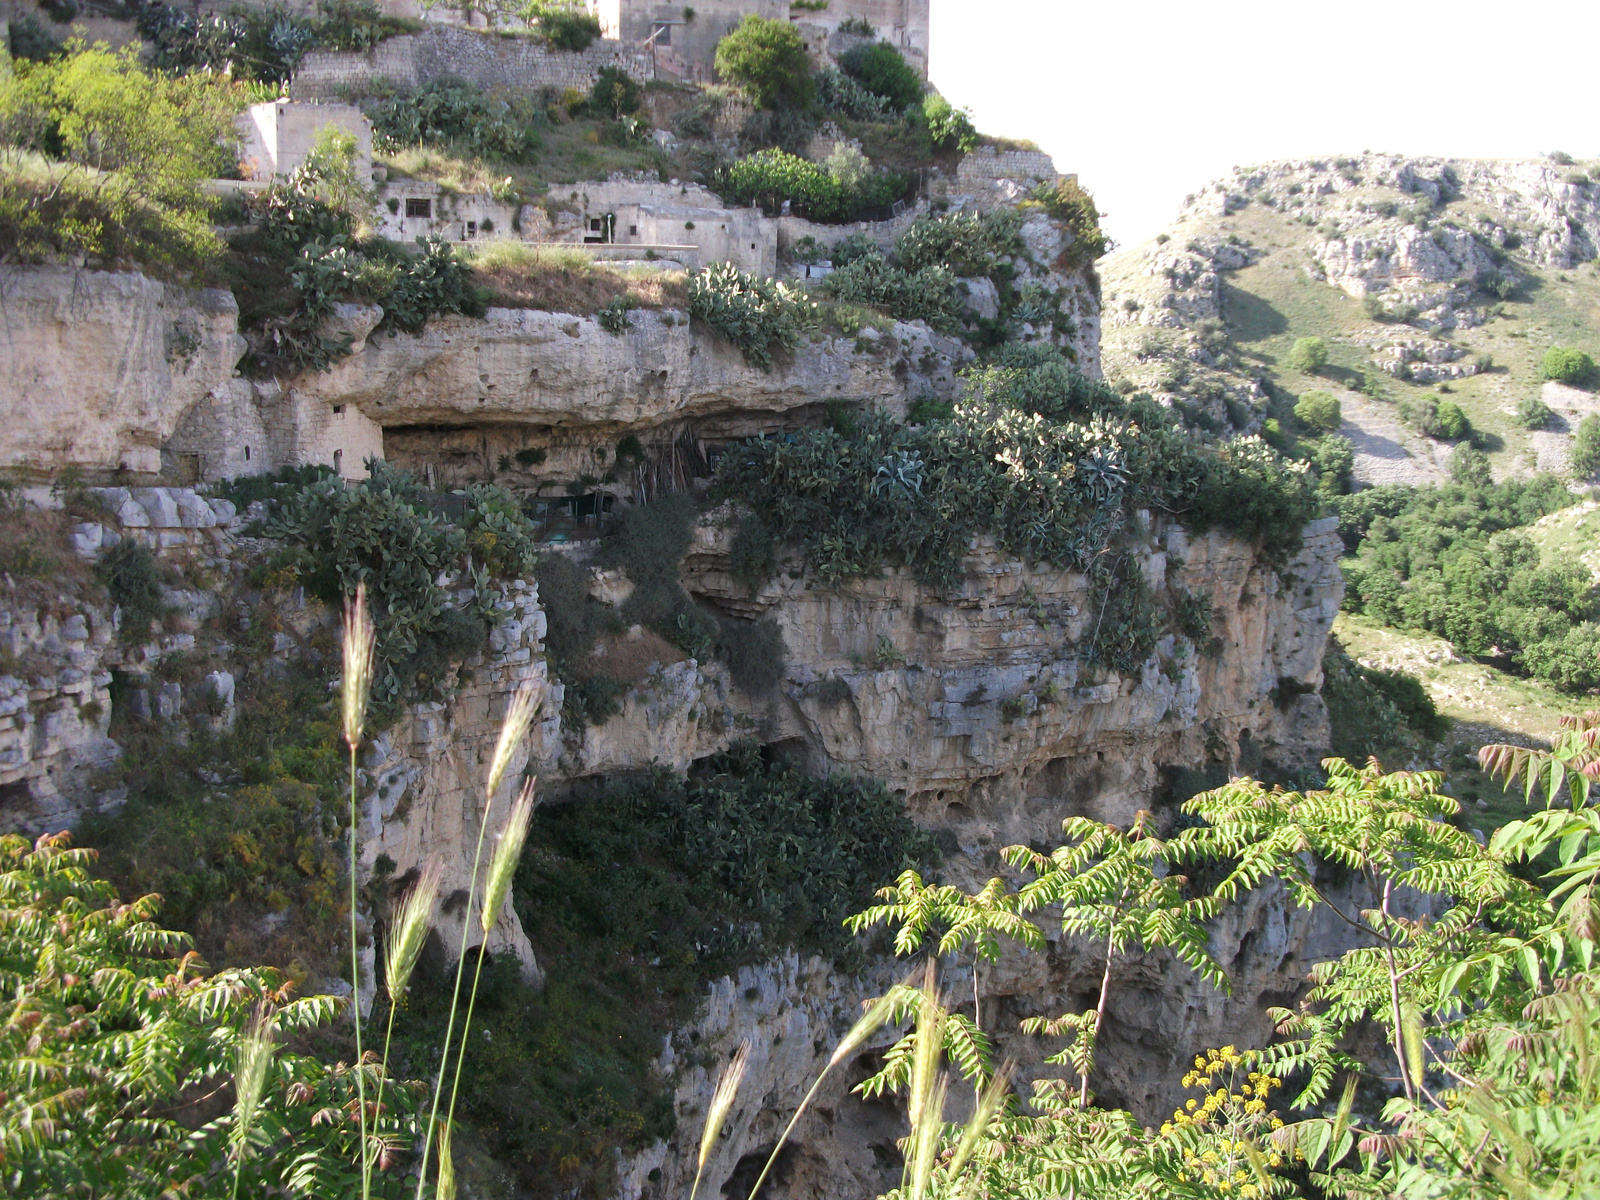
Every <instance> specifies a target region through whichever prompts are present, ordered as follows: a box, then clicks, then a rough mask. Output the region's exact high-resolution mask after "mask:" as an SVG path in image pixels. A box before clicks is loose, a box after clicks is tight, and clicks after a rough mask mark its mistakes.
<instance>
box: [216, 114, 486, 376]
mask: <svg viewBox="0 0 1600 1200" xmlns="http://www.w3.org/2000/svg"><path fill="white" fill-rule="evenodd" d="M320 145H321V142H320V141H319V146H320ZM344 149H346V150H348V151H350V152H351V155H352V156H353V151H354V145H353V141H352V142H350V143H349V144H347V145H346V146H345V147H344ZM330 157H331V156H330ZM348 166H349V164H348V162H347V163H345V164H340V163H338V162H331V161H325V160H323V159H321V158H319V157H317V156H308V158H307V160H306V162H305V163H303V164H301V166H299V167H297V168H296V169H295V171H294V172H293V174H291V175H290V177H289V179H288V180H286V181H284V182H281V183H278V184H275V185H274V186H272V187H271V188H268V189H267V191H265V192H264V193H261V194H260V195H258V196H256V197H253V198H252V200H251V210H252V212H254V213H255V214H256V216H257V224H256V226H255V228H253V229H251V230H248V231H246V232H244V233H242V234H240V235H237V236H235V237H234V238H233V239H232V243H231V246H230V253H229V255H228V257H227V259H225V260H224V263H223V266H224V268H225V270H226V272H227V275H228V277H229V279H230V282H231V283H232V285H233V291H234V294H235V296H236V297H237V298H238V301H239V318H240V319H239V324H240V327H241V329H242V330H243V332H244V334H245V337H246V338H247V339H248V341H249V343H250V350H249V353H248V354H247V356H246V358H245V360H244V366H245V369H246V371H247V372H249V373H251V374H255V375H258V376H262V375H274V374H277V375H283V374H292V373H294V372H296V371H301V370H306V369H311V370H317V371H321V370H326V369H327V368H328V367H329V366H330V365H331V364H332V363H334V362H336V361H337V360H338V359H340V358H342V357H343V356H344V355H346V354H348V353H349V351H350V339H349V337H348V336H345V337H342V338H338V339H334V338H329V337H327V336H325V335H324V333H323V326H324V322H325V321H326V319H327V317H328V315H329V314H330V313H331V312H332V309H333V305H334V303H335V302H336V301H338V300H341V299H347V298H360V299H365V300H369V301H373V302H376V303H379V304H382V305H383V308H384V317H383V322H382V325H381V326H380V328H383V329H400V330H404V331H405V332H407V333H416V332H418V331H420V330H421V329H422V328H423V326H424V325H426V323H427V320H428V318H429V317H430V316H434V315H437V314H441V313H466V314H468V315H474V316H481V315H482V313H483V311H484V308H485V293H484V292H482V291H481V290H480V289H478V288H477V287H475V286H474V285H473V284H472V283H471V273H470V269H469V268H468V267H467V265H466V264H465V263H464V262H462V261H461V260H460V259H458V258H457V257H456V254H455V250H454V248H453V247H452V246H450V245H449V244H448V243H446V242H445V241H444V240H443V239H441V238H429V239H420V238H419V239H418V250H417V251H416V252H415V253H408V252H407V251H406V250H405V249H404V248H403V247H401V246H399V245H397V244H395V243H392V242H386V241H383V240H381V239H373V240H371V241H366V242H357V241H355V240H354V238H353V237H352V236H351V230H352V228H353V226H354V218H353V215H352V213H351V211H350V208H349V207H348V206H349V205H350V204H351V202H352V201H353V199H354V196H353V195H352V194H350V189H349V187H348V186H341V185H338V184H337V183H336V182H335V181H336V180H337V179H338V178H340V177H348ZM341 193H343V194H344V199H343V200H342V202H341V204H340V205H336V204H334V203H331V202H330V201H333V200H335V199H336V198H338V197H339V196H340V194H341Z"/></svg>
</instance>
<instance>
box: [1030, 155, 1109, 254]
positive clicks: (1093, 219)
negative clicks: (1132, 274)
mask: <svg viewBox="0 0 1600 1200" xmlns="http://www.w3.org/2000/svg"><path fill="white" fill-rule="evenodd" d="M1029 199H1030V200H1032V201H1033V202H1034V203H1036V204H1039V205H1042V206H1043V207H1044V210H1045V211H1046V212H1047V213H1049V214H1050V216H1051V218H1052V219H1053V220H1056V221H1059V222H1060V223H1061V224H1063V225H1065V226H1066V227H1067V232H1069V233H1070V234H1072V243H1071V244H1070V245H1069V246H1068V247H1067V248H1066V249H1065V250H1064V251H1062V254H1061V260H1060V265H1062V266H1065V267H1086V266H1088V265H1089V264H1091V263H1093V262H1094V261H1095V260H1096V259H1099V258H1103V257H1104V256H1105V255H1106V254H1107V253H1108V252H1109V251H1110V249H1111V239H1110V238H1108V237H1106V235H1105V232H1104V231H1103V230H1102V229H1101V228H1100V210H1099V209H1098V208H1096V207H1095V203H1094V197H1093V196H1091V195H1090V194H1089V193H1088V192H1086V191H1084V190H1083V188H1082V187H1080V186H1079V184H1078V181H1077V180H1076V179H1074V178H1071V177H1070V176H1063V177H1062V178H1061V179H1059V180H1057V181H1056V182H1055V183H1054V184H1048V183H1041V184H1040V185H1039V186H1038V187H1037V188H1035V189H1034V190H1033V191H1032V192H1031V193H1030V194H1029Z"/></svg>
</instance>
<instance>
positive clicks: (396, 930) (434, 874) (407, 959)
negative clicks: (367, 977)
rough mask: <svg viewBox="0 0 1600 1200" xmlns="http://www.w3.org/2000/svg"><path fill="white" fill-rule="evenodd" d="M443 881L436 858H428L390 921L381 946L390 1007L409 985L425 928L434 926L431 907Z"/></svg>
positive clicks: (423, 938) (425, 935) (442, 869)
mask: <svg viewBox="0 0 1600 1200" xmlns="http://www.w3.org/2000/svg"><path fill="white" fill-rule="evenodd" d="M443 879H444V868H443V866H441V865H440V863H439V861H438V859H433V858H430V859H429V860H428V861H427V862H426V863H424V864H423V867H422V872H421V874H420V875H418V877H417V880H416V882H415V883H413V884H412V885H411V886H410V887H409V888H408V889H407V890H406V894H405V896H404V897H403V898H402V899H401V901H400V905H399V907H398V908H397V909H396V910H395V915H394V919H393V920H392V921H391V922H390V925H389V937H388V940H387V942H386V943H385V946H384V958H383V974H384V982H385V984H386V985H387V987H388V990H389V1001H390V1003H391V1004H392V1003H395V1002H397V1001H398V1000H399V999H400V995H401V993H403V992H404V991H405V990H406V985H407V984H408V983H410V982H411V972H412V971H414V970H415V969H416V966H417V959H418V958H419V957H420V956H421V954H422V944H423V943H424V942H425V941H427V939H428V929H429V927H430V926H431V925H432V924H433V906H434V905H435V904H436V903H437V902H438V899H439V886H440V884H441V882H442V881H443Z"/></svg>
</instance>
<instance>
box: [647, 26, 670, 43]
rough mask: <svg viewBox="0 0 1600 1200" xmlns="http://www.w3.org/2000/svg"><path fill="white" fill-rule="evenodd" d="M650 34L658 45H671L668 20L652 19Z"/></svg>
mask: <svg viewBox="0 0 1600 1200" xmlns="http://www.w3.org/2000/svg"><path fill="white" fill-rule="evenodd" d="M650 36H651V38H653V39H654V40H655V43H656V45H658V46H670V45H672V25H671V23H670V22H668V21H654V22H652V23H651V25H650Z"/></svg>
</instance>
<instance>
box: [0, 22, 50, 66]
mask: <svg viewBox="0 0 1600 1200" xmlns="http://www.w3.org/2000/svg"><path fill="white" fill-rule="evenodd" d="M6 36H7V41H8V43H9V45H10V47H11V57H12V58H20V59H27V60H28V61H29V62H49V61H50V60H51V59H52V58H55V57H56V56H57V55H58V54H61V53H62V52H63V50H64V47H63V45H62V43H61V42H60V41H58V40H57V39H56V38H55V37H54V36H52V35H51V33H50V31H49V30H48V29H46V28H45V27H44V26H43V25H41V24H40V23H39V18H38V17H36V16H34V15H33V14H32V13H29V14H28V15H27V16H23V17H15V18H13V19H12V21H11V23H10V25H9V26H8V27H7V30H6Z"/></svg>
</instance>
